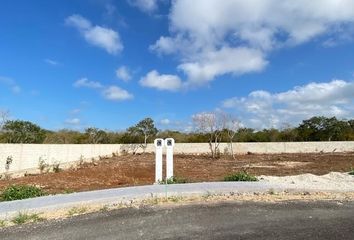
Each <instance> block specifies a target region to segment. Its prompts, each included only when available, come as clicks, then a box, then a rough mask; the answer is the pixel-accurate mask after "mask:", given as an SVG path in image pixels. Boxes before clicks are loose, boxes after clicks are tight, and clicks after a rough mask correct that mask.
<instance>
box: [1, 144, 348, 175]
mask: <svg viewBox="0 0 354 240" xmlns="http://www.w3.org/2000/svg"><path fill="white" fill-rule="evenodd" d="M233 148H234V152H235V153H236V154H247V153H248V152H249V153H258V154H261V153H267V154H276V153H315V152H354V141H351V142H266V143H234V145H233ZM123 149H128V150H129V145H126V144H125V145H123V144H0V174H4V173H8V174H15V175H16V174H17V175H18V174H24V173H25V172H28V173H34V172H38V171H39V168H38V166H39V161H40V160H43V161H44V162H45V163H46V164H49V165H53V164H56V163H59V164H60V166H61V167H64V168H65V167H68V166H70V165H73V164H76V163H77V162H79V161H91V160H92V159H98V158H99V157H103V156H112V155H113V154H116V155H120V154H122V150H123ZM229 150H230V145H229V144H228V143H221V144H220V152H221V153H224V152H226V151H229ZM154 151H155V148H154V146H153V145H152V144H149V145H148V147H147V149H146V152H154ZM139 152H141V150H139ZM174 152H175V153H177V154H205V153H209V145H208V144H207V143H177V144H176V145H175V149H174ZM7 158H11V159H12V163H11V164H10V165H9V169H6V160H7Z"/></svg>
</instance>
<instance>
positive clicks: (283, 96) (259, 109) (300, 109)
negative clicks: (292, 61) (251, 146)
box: [223, 80, 354, 128]
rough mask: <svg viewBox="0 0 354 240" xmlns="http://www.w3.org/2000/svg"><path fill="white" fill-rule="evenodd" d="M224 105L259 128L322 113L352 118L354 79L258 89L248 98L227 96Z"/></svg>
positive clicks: (275, 125)
mask: <svg viewBox="0 0 354 240" xmlns="http://www.w3.org/2000/svg"><path fill="white" fill-rule="evenodd" d="M223 107H224V108H232V109H235V110H236V112H237V113H238V114H239V115H240V117H242V118H243V120H244V121H245V122H249V123H250V125H251V126H252V127H256V128H268V127H280V126H281V125H282V124H284V123H290V124H296V123H298V122H300V121H301V120H303V119H308V118H310V117H313V116H320V115H321V116H336V117H338V118H352V117H354V82H347V81H343V80H332V81H331V82H327V83H309V84H307V85H304V86H297V87H294V88H293V89H291V90H288V91H285V92H280V93H270V92H267V91H262V90H258V91H253V92H251V93H250V94H249V95H248V96H247V97H234V98H230V99H226V100H225V101H224V102H223Z"/></svg>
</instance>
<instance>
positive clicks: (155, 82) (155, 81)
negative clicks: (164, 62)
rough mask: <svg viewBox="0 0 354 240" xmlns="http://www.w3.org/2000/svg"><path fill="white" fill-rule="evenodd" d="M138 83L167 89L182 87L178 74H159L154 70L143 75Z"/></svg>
mask: <svg viewBox="0 0 354 240" xmlns="http://www.w3.org/2000/svg"><path fill="white" fill-rule="evenodd" d="M140 84H141V85H142V86H144V87H150V88H156V89H158V90H167V91H177V90H179V89H180V88H181V87H182V81H181V79H180V78H179V77H178V76H176V75H165V74H159V73H158V72H157V71H156V70H153V71H150V72H149V73H148V74H146V76H145V77H142V78H141V79H140Z"/></svg>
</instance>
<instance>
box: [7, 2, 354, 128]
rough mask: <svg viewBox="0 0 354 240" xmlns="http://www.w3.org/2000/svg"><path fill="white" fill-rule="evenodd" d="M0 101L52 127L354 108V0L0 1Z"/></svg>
mask: <svg viewBox="0 0 354 240" xmlns="http://www.w3.org/2000/svg"><path fill="white" fill-rule="evenodd" d="M0 4H1V6H0V109H2V110H4V109H6V110H9V111H10V113H11V117H12V118H14V119H15V118H18V119H24V120H29V121H33V122H35V123H37V124H39V125H41V126H43V127H45V128H48V129H60V128H72V129H83V128H85V127H88V126H96V127H99V128H104V129H111V130H120V129H125V128H126V127H129V126H130V125H132V124H134V123H136V122H137V121H139V120H140V119H142V118H144V117H152V118H153V119H154V120H155V121H156V123H157V125H158V127H159V128H162V129H163V128H172V129H178V130H185V129H188V128H189V127H190V126H189V125H190V122H191V116H193V115H194V114H197V113H199V112H208V111H215V110H220V109H221V110H223V111H227V112H230V113H232V114H234V115H235V116H237V117H238V118H239V119H240V120H241V121H242V123H243V125H245V126H249V127H254V128H258V129H260V128H264V127H281V126H284V124H292V125H295V124H298V123H299V122H300V121H301V120H302V119H306V118H309V117H312V116H315V115H324V116H336V117H338V118H353V117H354V1H353V0H312V1H308V0H296V1H294V0H281V1H280V0H248V1H244V0H223V1H220V0H193V1H190V0H175V1H170V0H120V1H118V0H117V1H114V0H62V1H48V0H36V1H20V0H3V1H1V3H0Z"/></svg>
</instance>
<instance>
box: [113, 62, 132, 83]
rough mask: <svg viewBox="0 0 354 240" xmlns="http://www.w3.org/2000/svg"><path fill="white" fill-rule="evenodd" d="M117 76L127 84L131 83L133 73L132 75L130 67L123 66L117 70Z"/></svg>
mask: <svg viewBox="0 0 354 240" xmlns="http://www.w3.org/2000/svg"><path fill="white" fill-rule="evenodd" d="M116 75H117V77H118V78H119V79H121V80H123V81H125V82H127V81H129V80H130V79H131V78H132V76H131V73H130V70H129V68H128V67H126V66H121V67H119V68H118V69H117V70H116Z"/></svg>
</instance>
